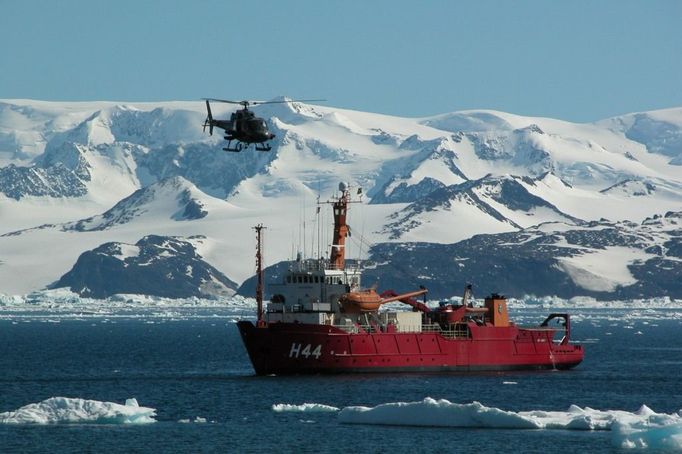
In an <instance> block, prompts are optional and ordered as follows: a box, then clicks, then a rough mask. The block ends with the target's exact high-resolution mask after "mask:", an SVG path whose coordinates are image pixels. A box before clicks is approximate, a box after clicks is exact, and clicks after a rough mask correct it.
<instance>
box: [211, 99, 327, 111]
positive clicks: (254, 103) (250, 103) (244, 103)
mask: <svg viewBox="0 0 682 454" xmlns="http://www.w3.org/2000/svg"><path fill="white" fill-rule="evenodd" d="M202 99H204V100H205V101H215V102H224V103H227V104H238V105H240V106H243V107H244V108H245V109H248V108H249V106H259V105H261V104H283V103H287V102H322V101H326V99H286V100H283V101H248V100H244V101H232V100H229V99H218V98H202Z"/></svg>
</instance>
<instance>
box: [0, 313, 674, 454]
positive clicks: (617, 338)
mask: <svg viewBox="0 0 682 454" xmlns="http://www.w3.org/2000/svg"><path fill="white" fill-rule="evenodd" d="M546 312H548V311H547V310H546V309H521V310H516V311H513V312H512V314H511V315H512V317H514V318H515V319H516V320H517V322H519V324H523V325H533V324H538V323H539V322H541V321H542V320H543V319H544V316H545V315H546ZM127 315H128V316H126V317H111V316H107V317H102V316H98V315H97V314H95V315H90V316H88V315H87V314H86V315H82V314H81V315H80V316H72V317H65V316H63V314H62V316H59V317H56V316H54V315H50V314H49V313H45V314H39V313H31V314H28V315H22V314H20V313H17V314H10V315H5V316H3V317H2V318H0V452H82V451H87V452H266V451H269V452H339V453H341V452H343V453H348V452H386V453H396V452H477V453H479V452H513V451H515V452H524V453H529V452H538V453H540V452H542V453H547V452H614V451H618V450H623V451H631V449H628V447H630V448H634V449H643V446H642V445H641V444H639V445H636V446H635V445H632V446H630V445H627V444H625V445H623V444H622V443H621V441H622V440H621V439H618V438H616V439H614V432H613V430H616V428H611V430H585V428H579V430H569V429H568V428H565V427H564V428H561V427H560V428H542V429H537V428H516V427H513V428H509V427H502V426H500V427H495V425H494V424H493V425H492V426H487V427H486V425H485V424H479V426H480V427H476V424H473V427H443V426H447V425H448V424H439V422H440V420H441V419H443V420H446V419H447V418H449V417H451V416H448V413H447V412H444V413H442V414H436V413H428V412H433V411H434V410H433V408H432V407H429V406H428V405H426V406H424V405H423V402H426V403H427V404H428V403H431V404H432V402H436V401H438V402H441V404H442V405H445V406H446V407H448V405H450V407H448V408H450V409H453V408H454V409H455V410H457V409H460V410H461V409H462V408H464V409H466V410H467V411H470V410H471V409H472V408H473V409H474V410H475V412H478V411H480V408H488V409H492V411H504V412H516V413H519V414H522V415H525V414H528V412H560V414H562V415H565V414H568V413H569V412H570V410H571V409H573V410H575V408H577V407H580V409H586V408H588V409H594V410H595V411H596V410H599V411H602V412H605V413H604V414H607V416H608V415H612V414H615V413H616V411H620V412H628V413H627V414H635V413H636V412H637V411H638V409H640V408H641V407H642V405H646V406H647V407H648V408H650V409H651V410H652V411H654V412H656V413H659V414H665V415H668V416H667V417H668V418H669V419H670V421H672V422H674V419H675V418H677V417H678V414H677V412H678V411H679V410H680V409H681V408H682V386H680V385H681V384H682V378H681V377H682V336H681V325H682V311H680V310H679V309H657V310H647V309H639V310H632V309H586V308H581V309H579V310H578V311H577V312H576V311H574V316H573V325H572V328H573V333H572V337H573V339H574V340H575V341H577V342H580V343H582V344H583V345H584V348H585V361H584V362H583V363H582V364H580V365H579V366H578V367H576V368H575V369H573V370H570V371H546V372H509V373H487V374H473V375H468V374H448V373H437V374H369V375H340V376H287V377H277V376H268V377H256V376H255V375H254V373H253V369H252V368H251V365H250V363H249V360H248V357H247V355H246V352H245V350H244V347H243V346H242V343H241V340H240V338H239V333H238V331H237V328H236V325H235V323H234V317H233V315H232V314H231V313H229V311H226V312H225V313H224V314H222V313H221V312H220V310H219V309H217V308H211V310H210V311H209V313H202V312H201V311H196V312H195V313H190V314H187V313H183V314H180V315H178V314H173V315H172V316H165V317H164V316H159V315H158V314H157V315H154V316H148V315H146V314H145V313H144V312H141V313H139V314H136V315H134V316H132V315H131V314H127ZM55 397H60V398H64V399H58V400H49V399H51V398H55ZM132 398H134V399H136V401H133V400H132ZM129 399H130V400H129ZM425 399H426V400H425ZM429 399H431V400H429ZM127 400H128V402H127V403H128V404H129V405H126V401H127ZM396 402H413V403H419V402H422V404H418V407H419V408H418V410H414V411H426V412H427V414H426V415H425V417H424V418H423V420H425V421H428V419H427V418H432V419H433V420H434V421H435V422H433V423H429V424H426V425H418V424H417V425H414V423H412V424H413V425H407V426H406V425H386V424H379V425H375V424H362V423H361V424H348V423H347V422H348V421H347V420H344V418H343V417H341V416H342V414H341V413H343V412H344V411H345V412H346V414H347V413H349V411H350V412H351V413H352V410H348V409H347V407H353V406H364V407H375V406H379V405H382V404H387V403H396ZM443 402H445V403H443ZM412 405H415V404H412ZM453 405H454V406H455V407H452V406H453ZM477 405H478V406H477ZM27 406H28V407H27ZM457 406H460V407H457ZM572 406H574V407H572ZM140 408H142V409H145V410H144V412H146V413H145V418H146V417H151V421H155V422H151V423H150V422H149V421H148V420H145V419H144V418H140V419H139V420H138V421H137V422H138V423H136V420H135V418H137V417H138V416H139V414H140V413H141V412H143V410H140ZM415 408H417V407H415ZM644 408H646V407H644ZM19 410H22V412H23V413H22V412H19ZM149 410H152V411H153V413H150V412H149ZM460 410H457V411H460ZM116 411H118V412H119V413H118V414H119V416H120V415H123V417H121V418H118V419H116V418H113V419H112V418H111V412H116ZM410 411H412V410H410ZM98 412H99V413H98ZM107 412H110V413H107ZM475 412H474V413H475ZM3 415H4V416H3ZM16 415H21V416H22V417H23V418H24V419H23V420H21V421H17V420H16V418H15V419H13V418H14V417H15V416H16ZM27 415H28V416H27ZM131 415H132V416H131ZM150 415H151V416H150ZM129 416H130V418H132V420H128V419H129V418H128V417H129ZM413 416H414V415H413ZM415 417H416V416H415ZM475 417H476V416H475V415H474V416H473V417H472V418H475ZM3 418H4V421H3ZM31 418H34V420H31ZM41 418H42V419H41ZM69 418H71V419H69ZM79 418H80V419H79ZM412 419H413V420H414V417H413V418H412ZM419 419H420V420H422V418H419ZM408 420H409V418H408ZM666 421H668V420H666ZM139 422H144V423H139ZM379 422H381V421H379ZM408 422H409V421H408ZM474 422H475V421H474ZM670 427H672V428H673V429H672V435H671V433H670V430H671V429H670ZM670 427H668V429H665V430H664V432H665V431H666V430H667V432H665V433H662V434H659V433H657V432H656V433H653V434H652V435H651V436H653V437H659V438H660V437H663V438H665V437H668V438H667V439H670V437H671V436H672V437H675V436H677V435H676V434H677V432H676V430H678V429H675V426H670ZM614 440H616V441H614ZM645 444H646V443H645ZM652 444H655V443H652V442H651V440H650V439H649V443H648V446H650V445H652ZM663 446H664V447H666V446H667V447H668V448H670V449H672V450H674V449H675V446H676V445H675V444H674V443H673V444H667V445H665V444H664V445H663ZM644 449H646V448H644ZM656 452H660V450H657V451H656Z"/></svg>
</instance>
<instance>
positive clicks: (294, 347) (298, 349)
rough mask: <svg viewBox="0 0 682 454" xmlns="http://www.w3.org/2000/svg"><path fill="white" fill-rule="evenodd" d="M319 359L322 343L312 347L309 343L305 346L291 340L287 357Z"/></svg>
mask: <svg viewBox="0 0 682 454" xmlns="http://www.w3.org/2000/svg"><path fill="white" fill-rule="evenodd" d="M311 356H312V357H313V358H315V359H320V356H322V345H318V346H317V347H315V348H314V349H313V346H312V345H311V344H307V345H306V346H305V347H304V346H303V344H298V343H296V342H293V343H292V344H291V350H289V358H300V357H303V358H310V357H311Z"/></svg>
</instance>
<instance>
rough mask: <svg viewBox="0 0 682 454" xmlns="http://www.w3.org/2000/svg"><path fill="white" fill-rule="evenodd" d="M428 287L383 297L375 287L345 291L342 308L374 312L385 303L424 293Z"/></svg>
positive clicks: (340, 300)
mask: <svg viewBox="0 0 682 454" xmlns="http://www.w3.org/2000/svg"><path fill="white" fill-rule="evenodd" d="M426 292H427V290H426V289H422V290H417V291H415V292H409V293H403V294H401V295H393V296H390V297H388V298H382V297H381V295H379V294H378V293H377V292H376V290H374V289H373V288H370V289H366V290H358V291H355V292H349V293H344V294H343V295H341V297H340V298H339V303H340V304H341V308H342V309H343V311H344V312H346V313H358V312H374V311H377V310H378V309H379V307H380V306H381V305H382V304H384V303H390V302H391V301H399V300H408V299H409V298H412V297H415V296H419V295H423V294H424V293H426Z"/></svg>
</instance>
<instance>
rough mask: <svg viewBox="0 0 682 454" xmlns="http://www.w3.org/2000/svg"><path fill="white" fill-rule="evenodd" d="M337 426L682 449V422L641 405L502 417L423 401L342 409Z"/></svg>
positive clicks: (490, 410)
mask: <svg viewBox="0 0 682 454" xmlns="http://www.w3.org/2000/svg"><path fill="white" fill-rule="evenodd" d="M339 421H340V422H342V423H347V424H381V425H400V426H428V427H464V428H467V427H472V428H493V429H553V430H611V432H612V443H613V444H614V446H617V447H622V448H647V447H650V448H666V449H682V416H681V415H680V412H678V413H673V414H665V413H656V412H654V411H653V410H651V409H650V408H648V407H647V406H645V405H643V406H642V407H641V408H640V409H639V410H638V411H636V412H634V413H631V412H627V411H622V410H595V409H592V408H589V407H585V408H580V407H578V406H576V405H571V406H570V407H569V408H568V410H567V411H542V410H533V411H520V412H513V411H506V410H501V409H499V408H494V407H486V406H485V405H483V404H481V403H479V402H472V403H469V404H456V403H452V402H449V401H448V400H445V399H440V400H436V399H432V398H430V397H427V398H426V399H424V400H423V401H421V402H393V403H386V404H381V405H377V406H376V407H359V406H356V407H345V408H343V409H342V410H341V411H340V412H339Z"/></svg>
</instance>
